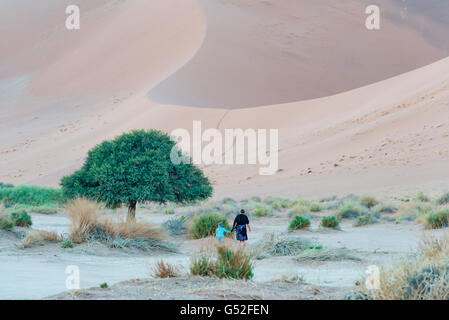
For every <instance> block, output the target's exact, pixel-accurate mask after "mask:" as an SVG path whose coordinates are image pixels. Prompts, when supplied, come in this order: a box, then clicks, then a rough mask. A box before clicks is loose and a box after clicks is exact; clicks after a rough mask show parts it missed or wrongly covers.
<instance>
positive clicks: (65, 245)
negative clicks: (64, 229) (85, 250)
mask: <svg viewBox="0 0 449 320" xmlns="http://www.w3.org/2000/svg"><path fill="white" fill-rule="evenodd" d="M61 247H62V248H64V249H67V248H73V241H72V240H70V239H68V240H65V241H63V242H61Z"/></svg>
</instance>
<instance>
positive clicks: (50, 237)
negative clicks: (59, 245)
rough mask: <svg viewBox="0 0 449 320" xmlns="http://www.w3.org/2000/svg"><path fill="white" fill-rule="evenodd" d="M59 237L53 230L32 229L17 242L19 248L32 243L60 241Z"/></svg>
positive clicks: (27, 246) (29, 245)
mask: <svg viewBox="0 0 449 320" xmlns="http://www.w3.org/2000/svg"><path fill="white" fill-rule="evenodd" d="M60 241H61V239H60V238H59V236H58V235H57V234H56V233H55V232H50V231H44V230H32V231H31V232H30V233H29V234H28V235H27V236H26V237H25V238H23V239H22V241H20V243H19V248H21V249H24V248H30V247H31V246H33V245H34V244H39V245H43V244H45V242H60Z"/></svg>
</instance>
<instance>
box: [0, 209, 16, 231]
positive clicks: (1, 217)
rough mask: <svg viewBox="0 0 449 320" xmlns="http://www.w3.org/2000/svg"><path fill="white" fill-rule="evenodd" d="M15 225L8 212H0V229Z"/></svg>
mask: <svg viewBox="0 0 449 320" xmlns="http://www.w3.org/2000/svg"><path fill="white" fill-rule="evenodd" d="M13 227H14V221H13V220H12V219H11V216H10V215H8V214H6V213H0V229H4V230H10V229H12V228H13Z"/></svg>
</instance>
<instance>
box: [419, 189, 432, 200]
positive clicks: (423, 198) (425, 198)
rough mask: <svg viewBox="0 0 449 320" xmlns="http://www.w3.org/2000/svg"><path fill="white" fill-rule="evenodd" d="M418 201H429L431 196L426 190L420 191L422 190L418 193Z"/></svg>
mask: <svg viewBox="0 0 449 320" xmlns="http://www.w3.org/2000/svg"><path fill="white" fill-rule="evenodd" d="M416 201H419V202H429V201H430V198H429V197H428V196H427V195H426V194H424V192H422V191H420V192H418V194H417V195H416Z"/></svg>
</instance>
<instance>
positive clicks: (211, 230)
mask: <svg viewBox="0 0 449 320" xmlns="http://www.w3.org/2000/svg"><path fill="white" fill-rule="evenodd" d="M220 222H222V223H223V227H225V228H226V229H228V230H230V229H231V227H230V226H229V224H228V221H226V218H225V217H223V216H221V215H219V214H218V213H211V214H202V215H200V216H198V217H197V218H196V219H195V220H194V221H193V226H192V228H191V230H190V232H191V234H192V236H193V238H194V239H201V238H206V237H209V236H213V235H214V234H215V230H217V228H218V223H220Z"/></svg>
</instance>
